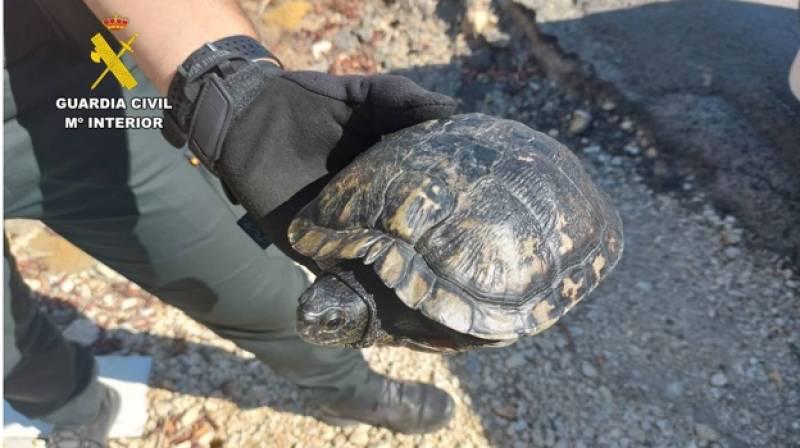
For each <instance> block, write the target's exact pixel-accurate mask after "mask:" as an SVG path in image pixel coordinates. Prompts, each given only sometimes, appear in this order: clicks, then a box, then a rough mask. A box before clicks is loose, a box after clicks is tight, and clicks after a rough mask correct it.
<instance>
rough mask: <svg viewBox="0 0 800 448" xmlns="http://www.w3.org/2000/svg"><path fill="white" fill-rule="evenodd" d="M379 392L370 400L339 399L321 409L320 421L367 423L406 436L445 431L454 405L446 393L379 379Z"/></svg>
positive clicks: (364, 398) (339, 424)
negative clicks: (380, 386)
mask: <svg viewBox="0 0 800 448" xmlns="http://www.w3.org/2000/svg"><path fill="white" fill-rule="evenodd" d="M380 381H381V382H382V390H381V391H380V392H379V393H377V394H373V395H371V396H366V397H365V396H359V395H356V396H353V397H347V398H343V399H340V400H338V401H335V402H333V403H331V404H327V405H323V406H322V407H321V408H320V412H321V414H320V420H322V421H324V422H326V423H328V424H330V425H335V426H346V425H352V424H356V423H366V424H368V425H372V426H380V427H383V428H387V429H389V430H391V431H396V432H402V433H406V434H423V433H429V432H435V431H437V430H439V429H441V428H444V427H445V426H446V425H447V423H448V422H449V421H450V419H451V418H452V417H453V410H454V408H455V404H454V402H453V399H452V398H451V397H450V395H448V394H447V392H445V391H443V390H441V389H439V388H437V387H435V386H432V385H430V384H424V383H413V382H403V381H395V380H392V379H390V378H385V377H381V378H380Z"/></svg>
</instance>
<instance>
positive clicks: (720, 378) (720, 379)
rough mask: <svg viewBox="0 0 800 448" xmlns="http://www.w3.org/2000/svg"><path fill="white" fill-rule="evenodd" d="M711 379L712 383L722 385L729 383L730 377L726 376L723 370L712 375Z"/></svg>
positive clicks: (717, 385) (716, 385) (715, 385)
mask: <svg viewBox="0 0 800 448" xmlns="http://www.w3.org/2000/svg"><path fill="white" fill-rule="evenodd" d="M709 381H710V382H711V385H712V386H714V387H722V386H724V385H726V384H728V377H727V376H725V374H724V373H722V372H717V373H715V374H713V375H711V379H710V380H709Z"/></svg>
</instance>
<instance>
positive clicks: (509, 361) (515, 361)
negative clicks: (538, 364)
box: [506, 353, 528, 369]
mask: <svg viewBox="0 0 800 448" xmlns="http://www.w3.org/2000/svg"><path fill="white" fill-rule="evenodd" d="M527 363H528V361H527V360H525V357H524V356H522V355H520V354H519V353H514V354H513V355H511V356H509V357H508V358H506V367H508V368H509V369H516V368H517V367H522V366H524V365H526V364H527Z"/></svg>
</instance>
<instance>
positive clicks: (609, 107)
mask: <svg viewBox="0 0 800 448" xmlns="http://www.w3.org/2000/svg"><path fill="white" fill-rule="evenodd" d="M600 108H601V109H603V110H605V111H609V110H614V109H616V108H617V103H615V102H613V101H611V100H606V101H603V104H601V105H600Z"/></svg>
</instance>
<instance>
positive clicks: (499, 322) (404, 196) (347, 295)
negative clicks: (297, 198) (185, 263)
mask: <svg viewBox="0 0 800 448" xmlns="http://www.w3.org/2000/svg"><path fill="white" fill-rule="evenodd" d="M288 241H289V243H290V244H291V245H292V247H293V248H294V249H295V250H296V251H298V252H299V253H301V254H302V255H304V256H307V257H310V258H311V259H313V260H314V261H315V262H316V263H317V265H318V266H319V268H320V274H319V276H318V277H317V278H316V280H315V282H314V283H313V284H312V285H311V286H309V287H308V289H306V290H305V291H304V292H303V294H302V295H301V296H300V298H299V305H298V309H297V330H298V333H299V334H300V335H301V336H302V337H303V338H304V339H306V340H307V341H309V342H312V343H315V344H322V345H333V346H344V347H366V346H370V345H374V344H378V345H400V346H407V347H410V348H413V349H417V350H426V351H438V352H449V351H463V350H469V349H473V348H478V347H482V346H503V345H507V344H510V343H513V342H514V341H515V340H517V339H518V338H520V337H522V336H526V335H534V334H537V333H539V332H542V331H544V330H546V329H547V328H549V327H550V326H552V325H553V324H554V323H555V322H556V321H557V320H558V319H559V318H560V317H561V316H563V315H564V314H565V313H566V312H567V311H569V310H570V309H572V308H573V307H574V306H575V305H576V304H577V303H578V302H580V301H581V299H582V298H583V297H585V296H586V295H587V294H588V293H589V292H590V291H591V290H592V289H594V287H595V286H597V284H598V283H599V282H600V281H601V280H602V279H603V278H604V277H605V276H606V275H607V274H608V273H609V271H610V270H611V269H612V268H613V267H614V266H615V265H616V264H617V262H618V261H619V259H620V256H621V254H622V249H623V239H622V222H621V220H620V218H619V215H618V214H617V212H616V210H615V209H614V207H613V206H612V205H611V203H610V200H609V199H608V197H607V196H606V195H605V194H604V193H603V192H601V191H600V190H599V189H598V187H597V186H596V185H595V184H594V182H593V181H592V180H591V178H590V177H589V175H588V174H587V172H586V171H585V169H584V168H583V166H582V165H581V162H580V161H579V160H578V158H577V157H576V156H575V155H573V154H572V153H571V152H570V151H569V150H568V149H567V148H566V147H565V146H563V145H562V144H560V143H558V142H557V141H556V140H554V139H552V138H550V137H549V136H547V135H545V134H542V133H540V132H537V131H535V130H533V129H531V128H529V127H527V126H525V125H524V124H522V123H519V122H516V121H512V120H506V119H499V118H493V117H490V116H487V115H483V114H478V113H472V114H464V115H456V116H453V117H450V118H447V119H440V120H433V121H429V122H425V123H422V124H419V125H416V126H413V127H410V128H406V129H404V130H401V131H399V132H396V133H394V134H391V135H388V136H386V137H384V139H383V140H381V141H380V142H378V143H377V144H376V145H374V146H373V147H372V148H370V149H369V150H368V151H366V152H365V153H363V154H361V155H359V156H358V157H357V158H356V159H355V160H354V161H353V162H351V163H350V164H349V165H348V166H347V167H345V168H344V169H343V170H342V171H340V172H339V173H337V174H336V176H335V177H333V178H332V180H331V181H330V182H328V183H327V184H326V185H325V187H324V188H323V189H322V191H321V192H320V193H319V195H317V196H316V198H315V199H313V200H312V201H311V202H310V203H308V204H307V205H306V206H305V207H303V208H302V209H301V210H300V211H299V212H298V213H297V214H296V215H295V216H294V219H293V220H292V222H291V224H290V225H289V228H288Z"/></svg>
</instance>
